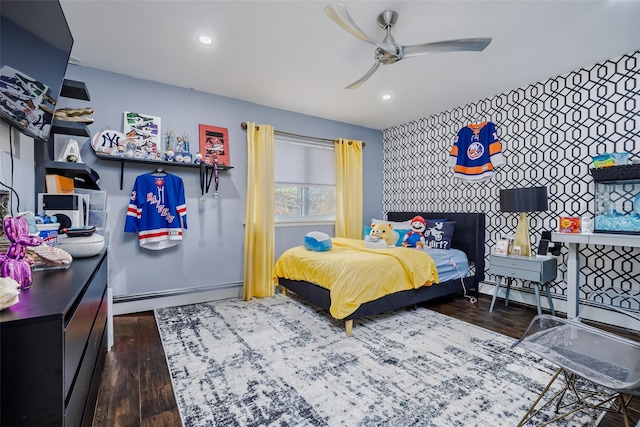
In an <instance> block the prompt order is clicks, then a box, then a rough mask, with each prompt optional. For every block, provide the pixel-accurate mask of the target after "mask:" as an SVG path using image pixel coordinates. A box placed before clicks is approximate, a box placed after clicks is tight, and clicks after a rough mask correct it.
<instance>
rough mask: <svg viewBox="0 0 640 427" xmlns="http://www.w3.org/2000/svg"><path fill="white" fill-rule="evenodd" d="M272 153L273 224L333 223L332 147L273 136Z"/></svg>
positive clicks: (327, 144) (333, 160) (333, 171)
mask: <svg viewBox="0 0 640 427" xmlns="http://www.w3.org/2000/svg"><path fill="white" fill-rule="evenodd" d="M274 154H275V173H274V175H275V220H276V222H277V223H284V222H324V221H334V220H335V213H336V177H335V175H336V173H335V153H334V147H333V144H332V143H319V142H308V141H305V140H303V139H298V138H292V137H288V136H287V137H285V136H281V135H276V137H275V141H274Z"/></svg>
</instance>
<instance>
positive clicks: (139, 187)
mask: <svg viewBox="0 0 640 427" xmlns="http://www.w3.org/2000/svg"><path fill="white" fill-rule="evenodd" d="M183 228H184V229H186V228H187V205H186V202H185V197H184V184H183V183H182V178H180V177H179V176H177V175H173V174H167V175H166V176H161V177H160V176H153V175H152V174H151V173H146V174H144V175H140V176H138V177H137V178H136V182H135V184H134V185H133V190H132V191H131V199H130V200H129V207H128V209H127V219H126V222H125V224H124V231H125V232H132V233H133V232H138V239H139V242H140V246H141V247H143V248H146V249H153V250H158V249H164V248H168V247H171V246H174V245H177V244H178V243H180V242H181V241H182V229H183Z"/></svg>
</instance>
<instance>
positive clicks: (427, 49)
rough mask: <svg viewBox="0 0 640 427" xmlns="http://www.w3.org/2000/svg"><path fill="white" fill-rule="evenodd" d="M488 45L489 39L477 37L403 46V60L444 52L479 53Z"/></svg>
mask: <svg viewBox="0 0 640 427" xmlns="http://www.w3.org/2000/svg"><path fill="white" fill-rule="evenodd" d="M489 43H491V37H478V38H474V39H457V40H445V41H441V42H433V43H424V44H414V45H410V46H404V56H403V58H410V57H412V56H420V55H429V54H432V53H444V52H459V51H476V52H480V51H483V50H484V49H485V48H486V47H487V46H489Z"/></svg>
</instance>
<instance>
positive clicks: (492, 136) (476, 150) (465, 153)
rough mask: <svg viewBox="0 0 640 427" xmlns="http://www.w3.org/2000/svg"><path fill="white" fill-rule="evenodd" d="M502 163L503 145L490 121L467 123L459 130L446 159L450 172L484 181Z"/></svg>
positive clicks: (473, 179) (458, 176) (503, 160)
mask: <svg viewBox="0 0 640 427" xmlns="http://www.w3.org/2000/svg"><path fill="white" fill-rule="evenodd" d="M504 164H505V159H504V156H503V155H502V145H501V143H500V139H499V138H498V134H497V132H496V127H495V125H494V124H493V123H491V122H482V123H470V124H468V125H467V126H465V127H463V128H462V129H460V130H459V131H458V135H457V137H456V140H455V142H454V144H453V147H451V152H450V155H449V162H448V165H449V166H450V167H453V176H455V177H457V178H460V179H463V180H465V181H475V182H480V181H485V180H487V179H490V178H491V177H492V176H493V175H494V170H495V169H496V168H498V167H499V166H502V165H504Z"/></svg>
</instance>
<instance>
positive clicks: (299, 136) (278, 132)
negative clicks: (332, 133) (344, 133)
mask: <svg viewBox="0 0 640 427" xmlns="http://www.w3.org/2000/svg"><path fill="white" fill-rule="evenodd" d="M240 127H242V129H243V130H247V122H242V123H240ZM256 129H260V126H256ZM273 132H274V133H277V134H280V135H285V136H295V137H297V138H306V139H315V140H316V141H329V142H335V141H336V140H335V139H327V138H320V137H317V136H307V135H298V134H297V133H291V132H284V131H281V130H276V129H274V130H273ZM365 145H366V144H365V143H364V142H363V143H362V146H363V147H364V146H365Z"/></svg>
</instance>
